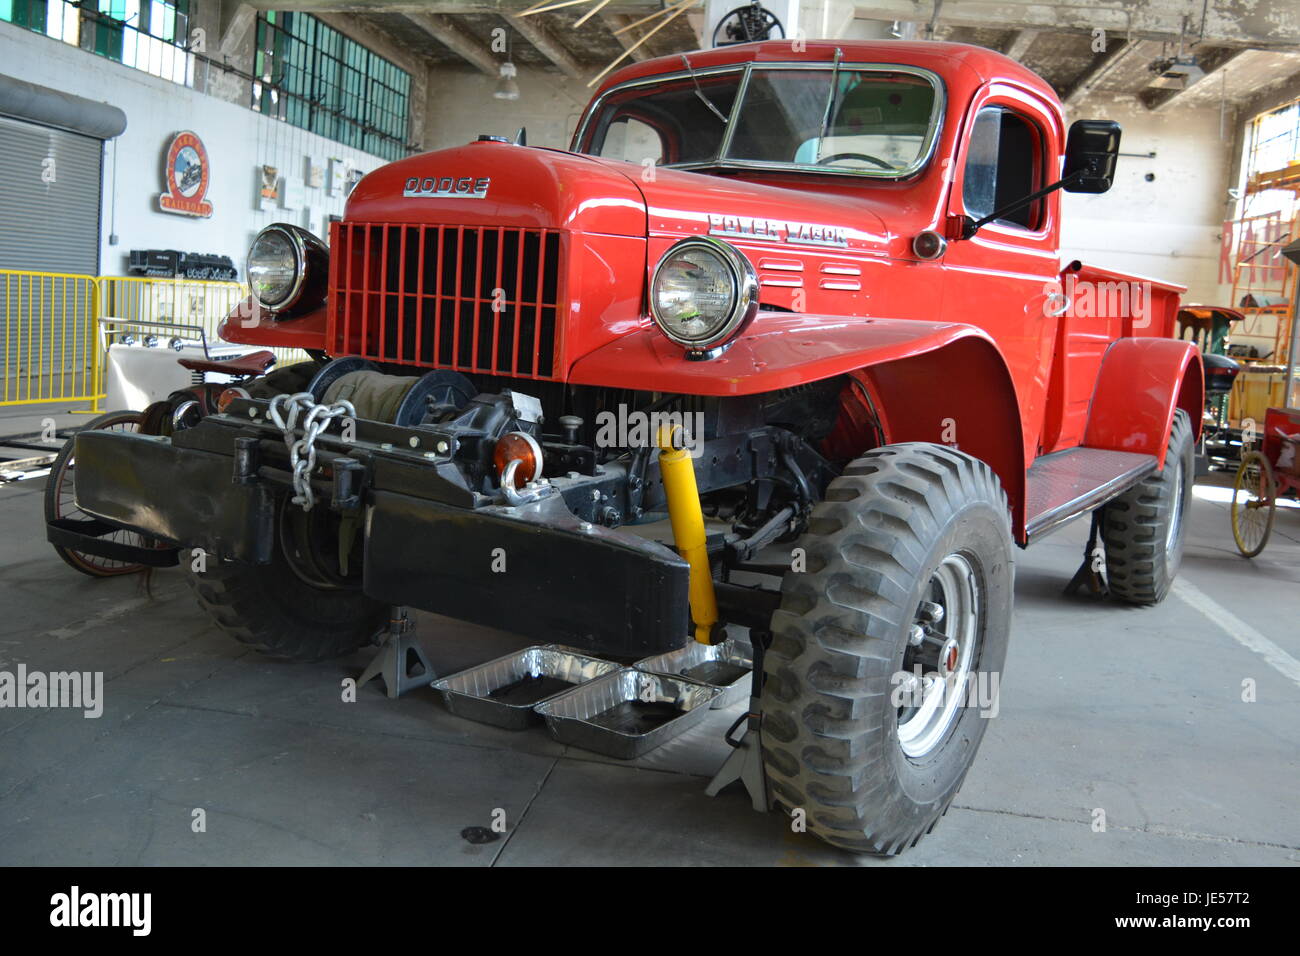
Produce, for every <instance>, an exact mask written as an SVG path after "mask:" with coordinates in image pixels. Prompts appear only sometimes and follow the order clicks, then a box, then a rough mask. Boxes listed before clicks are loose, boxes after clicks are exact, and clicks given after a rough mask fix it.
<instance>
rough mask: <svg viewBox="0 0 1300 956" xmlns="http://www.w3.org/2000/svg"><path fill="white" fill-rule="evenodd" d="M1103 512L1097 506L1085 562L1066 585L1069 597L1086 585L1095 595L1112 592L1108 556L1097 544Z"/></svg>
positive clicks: (1085, 548)
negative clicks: (1108, 571) (1107, 563)
mask: <svg viewBox="0 0 1300 956" xmlns="http://www.w3.org/2000/svg"><path fill="white" fill-rule="evenodd" d="M1101 512H1102V509H1101V508H1097V509H1095V510H1094V511H1093V513H1092V530H1090V531H1089V532H1088V543H1087V544H1086V545H1084V549H1083V563H1082V564H1081V565H1079V570H1077V571H1075V572H1074V577H1072V578H1070V583H1069V584H1067V585H1066V586H1065V593H1066V595H1067V596H1068V597H1073V596H1074V595H1075V593H1077V592H1078V590H1079V588H1081V587H1084V586H1086V587H1087V588H1088V591H1089V593H1091V594H1092V595H1093V596H1094V597H1105V596H1106V595H1107V594H1109V593H1110V589H1109V588H1107V586H1106V575H1105V569H1106V556H1105V553H1104V552H1103V551H1102V550H1101V549H1100V548H1099V547H1098V545H1097V537H1098V535H1099V534H1100V532H1101Z"/></svg>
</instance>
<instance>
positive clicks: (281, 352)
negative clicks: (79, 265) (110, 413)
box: [98, 276, 308, 395]
mask: <svg viewBox="0 0 1300 956" xmlns="http://www.w3.org/2000/svg"><path fill="white" fill-rule="evenodd" d="M247 296H248V288H247V287H246V286H245V285H243V283H240V282H220V281H216V280H209V279H158V278H153V277H150V276H103V277H101V278H100V279H99V301H100V307H101V316H102V317H103V319H104V320H105V321H107V322H109V323H112V322H113V321H114V320H116V321H119V322H132V321H135V322H150V323H158V322H162V323H166V324H170V325H177V326H190V327H198V328H201V329H203V332H204V335H205V336H206V337H207V343H208V347H209V348H212V347H213V346H215V345H218V344H220V341H221V340H220V339H219V338H218V337H217V326H219V325H220V324H221V320H222V319H224V318H225V317H226V316H227V315H229V314H230V313H231V312H233V311H234V310H235V308H236V307H237V306H238V305H239V304H240V303H241V302H242V301H243V300H244V299H245V298H247ZM122 331H124V332H128V333H130V332H132V331H133V330H132V329H130V328H126V329H123V330H122ZM149 331H151V332H152V334H155V335H158V336H160V337H162V336H164V335H165V334H166V331H165V330H159V329H157V328H154V329H150V330H149ZM120 334H121V332H117V331H113V330H112V328H111V326H110V330H109V332H108V334H107V335H106V336H105V342H104V347H105V348H107V347H108V345H111V344H112V342H113V339H114V338H115V337H116V336H117V335H120ZM137 334H138V330H137ZM181 335H182V337H185V338H189V337H192V333H181ZM271 351H272V352H274V353H275V357H276V365H277V367H279V366H284V365H290V364H292V363H294V362H302V361H305V360H306V359H307V358H308V356H307V354H306V353H305V352H303V351H302V350H301V349H271ZM101 367H102V366H101ZM98 392H99V393H100V394H101V395H102V393H103V389H102V387H101V388H99V389H98Z"/></svg>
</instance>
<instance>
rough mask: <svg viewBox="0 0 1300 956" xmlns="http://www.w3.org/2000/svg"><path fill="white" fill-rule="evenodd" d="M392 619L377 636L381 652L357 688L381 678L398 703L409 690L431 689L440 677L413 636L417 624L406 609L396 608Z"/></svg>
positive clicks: (367, 666)
mask: <svg viewBox="0 0 1300 956" xmlns="http://www.w3.org/2000/svg"><path fill="white" fill-rule="evenodd" d="M388 617H389V620H388V626H387V627H385V628H384V629H382V630H381V631H379V632H378V633H377V634H376V635H375V637H376V638H382V646H381V647H380V649H379V653H378V654H376V655H375V656H374V659H373V660H371V662H370V663H369V664H367V665H366V669H365V670H364V671H362V672H361V676H360V677H358V678H357V687H358V688H360V687H361V686H362V685H363V684H365V683H367V682H368V681H369V680H370V679H371V678H374V677H380V678H383V681H384V689H385V690H386V691H387V692H388V696H389V698H390V699H393V700H396V699H397V698H398V697H401V696H402V695H403V694H405V693H406V692H407V691H408V690H414V689H415V688H417V687H428V686H429V685H430V684H431V683H433V680H434V678H435V677H437V676H438V675H437V674H435V673H434V672H433V665H432V664H430V663H429V658H427V657H425V656H424V650H423V649H422V648H421V647H420V644H419V642H418V641H416V640H415V638H414V637H411V636H410V634H411V631H412V630H413V629H414V625H413V624H412V623H411V618H410V615H409V614H408V613H407V610H406V608H404V607H394V608H392V609H391V610H390V612H389V615H388Z"/></svg>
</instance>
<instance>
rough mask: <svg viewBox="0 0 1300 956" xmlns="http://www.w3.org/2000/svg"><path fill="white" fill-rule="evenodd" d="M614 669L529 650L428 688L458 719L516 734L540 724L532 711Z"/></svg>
mask: <svg viewBox="0 0 1300 956" xmlns="http://www.w3.org/2000/svg"><path fill="white" fill-rule="evenodd" d="M618 669H619V665H617V664H615V663H614V662H613V661H602V660H600V659H599V658H596V657H588V656H587V655H585V654H578V653H575V652H573V651H571V650H563V649H560V648H557V647H553V646H546V645H540V644H538V645H534V646H533V647H526V648H524V649H523V650H522V651H515V652H514V653H513V654H507V655H506V656H505V657H498V658H497V659H496V660H494V661H488V662H487V663H486V664H479V665H478V666H477V667H471V668H470V669H469V670H464V671H461V672H460V673H459V674H452V675H451V676H450V677H444V678H442V679H441V680H436V681H434V682H433V684H432V686H433V689H434V690H436V691H438V692H439V693H441V694H442V699H443V702H444V703H445V704H446V705H447V709H448V710H450V711H451V712H452V713H453V714H455V715H456V716H458V717H465V718H468V719H469V720H477V721H479V722H480V723H484V724H493V725H494V726H497V727H505V728H506V729H508V730H522V729H523V728H525V727H527V726H528V725H529V724H535V723H540V722H541V718H540V717H539V716H538V715H537V714H536V713H534V712H533V706H534V705H535V704H539V703H541V702H542V701H544V700H548V699H550V698H551V697H554V696H555V695H556V694H562V693H564V692H565V691H569V690H573V689H574V688H575V687H577V686H580V685H582V684H584V683H586V682H588V681H590V680H592V679H593V678H596V677H600V676H601V675H603V674H610V673H613V672H614V671H616V670H618Z"/></svg>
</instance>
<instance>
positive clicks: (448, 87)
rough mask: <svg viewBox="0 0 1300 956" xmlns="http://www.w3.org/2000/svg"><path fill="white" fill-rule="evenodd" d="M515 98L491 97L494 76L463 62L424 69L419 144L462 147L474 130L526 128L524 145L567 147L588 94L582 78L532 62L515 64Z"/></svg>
mask: <svg viewBox="0 0 1300 956" xmlns="http://www.w3.org/2000/svg"><path fill="white" fill-rule="evenodd" d="M517 81H518V83H519V99H517V100H498V99H494V98H493V96H492V91H493V90H494V89H496V79H495V78H493V77H490V76H488V75H487V74H486V73H481V72H479V71H478V70H475V69H472V68H469V67H466V68H463V69H462V68H459V67H439V68H438V69H435V70H431V71H430V72H429V87H428V89H429V109H428V110H427V117H428V118H427V120H426V125H425V130H424V139H423V142H424V148H425V149H429V150H433V149H446V148H448V147H450V146H463V145H465V144H466V143H469V142H472V141H473V140H475V139H477V138H478V136H479V135H480V134H484V133H486V134H491V135H494V136H509V137H511V138H513V137H514V135H515V133H516V132H517V131H518V129H519V127H521V126H524V127H527V129H528V145H529V146H551V147H556V148H560V149H567V148H568V146H569V138H570V137H571V136H572V135H573V129H574V127H575V126H577V124H578V118H579V117H580V116H581V115H582V110H583V108H584V107H585V106H586V105H587V101H588V100H589V99H591V90H590V89H588V88H587V86H586V81H585V80H574V79H570V78H569V77H567V76H565V75H564V74H562V73H557V72H554V71H551V70H543V69H537V68H535V67H525V66H521V67H519V76H518V77H517Z"/></svg>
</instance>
